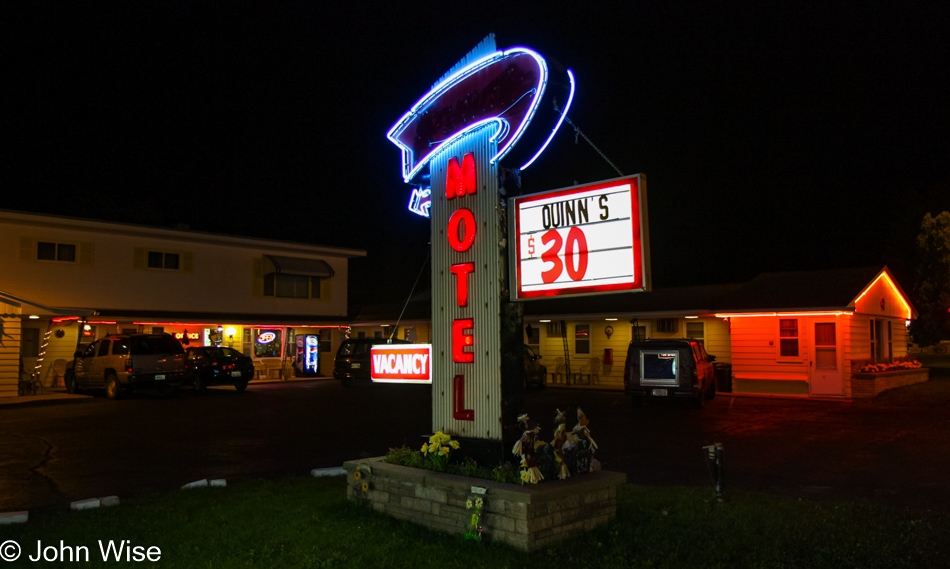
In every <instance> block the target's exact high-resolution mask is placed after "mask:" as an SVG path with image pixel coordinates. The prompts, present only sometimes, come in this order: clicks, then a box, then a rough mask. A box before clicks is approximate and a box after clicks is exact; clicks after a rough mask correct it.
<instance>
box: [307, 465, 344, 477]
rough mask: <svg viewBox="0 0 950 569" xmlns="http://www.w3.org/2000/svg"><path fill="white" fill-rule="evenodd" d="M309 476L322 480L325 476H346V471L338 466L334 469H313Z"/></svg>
mask: <svg viewBox="0 0 950 569" xmlns="http://www.w3.org/2000/svg"><path fill="white" fill-rule="evenodd" d="M310 475H311V476H313V477H314V478H324V477H327V476H346V471H345V470H343V468H342V467H339V466H337V467H335V468H314V469H313V470H311V471H310Z"/></svg>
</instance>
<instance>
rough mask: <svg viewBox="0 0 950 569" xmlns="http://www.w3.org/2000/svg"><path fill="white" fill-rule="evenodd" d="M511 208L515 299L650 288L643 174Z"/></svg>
mask: <svg viewBox="0 0 950 569" xmlns="http://www.w3.org/2000/svg"><path fill="white" fill-rule="evenodd" d="M512 203H513V205H512V208H513V210H514V215H513V216H511V217H512V218H513V220H512V224H513V227H512V230H511V232H510V234H511V235H517V237H518V241H517V244H516V246H515V251H514V252H513V254H514V256H515V261H516V262H514V263H512V266H513V268H514V274H513V275H512V279H513V280H514V281H515V282H516V287H514V288H515V291H514V292H515V298H516V299H519V300H524V299H531V298H545V297H552V296H567V295H580V294H601V293H608V292H631V291H646V290H650V248H649V229H648V224H647V207H646V205H647V200H646V176H644V175H643V174H637V175H635V176H628V177H625V178H617V179H614V180H606V181H603V182H596V183H594V184H587V185H582V186H574V187H570V188H563V189H560V190H553V191H550V192H545V193H541V194H533V195H528V196H521V197H517V198H514V199H513V200H512Z"/></svg>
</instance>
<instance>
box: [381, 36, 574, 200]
mask: <svg viewBox="0 0 950 569" xmlns="http://www.w3.org/2000/svg"><path fill="white" fill-rule="evenodd" d="M567 73H568V77H569V78H570V96H569V97H568V102H567V104H566V105H565V107H564V108H563V109H562V110H560V113H561V119H560V120H558V121H557V123H556V125H555V126H554V129H553V131H552V132H551V134H550V135H549V136H548V138H547V140H546V141H545V142H544V144H543V145H542V146H541V148H540V149H539V150H538V152H537V153H535V154H534V157H533V158H531V159H530V160H529V161H528V162H527V163H526V164H524V165H523V166H522V168H525V167H527V166H528V165H529V164H531V162H533V161H534V160H535V159H536V158H537V157H538V155H539V154H540V153H541V151H542V150H544V147H546V146H547V144H548V143H549V142H550V141H551V139H552V138H553V137H554V133H555V132H557V130H558V128H559V127H560V126H561V123H562V122H563V118H564V116H566V115H567V111H568V108H569V107H570V104H571V100H572V99H573V95H574V76H573V74H572V73H571V72H570V70H568V72H567ZM548 80H549V72H548V65H547V63H546V62H545V60H544V58H543V57H541V55H539V54H538V53H537V52H535V51H533V50H531V49H528V48H526V47H512V48H509V49H507V50H504V51H494V52H491V53H488V54H486V55H484V56H482V57H480V58H477V59H475V60H474V61H472V62H471V63H469V64H467V65H465V66H464V67H462V68H461V69H459V70H458V71H455V72H454V73H451V74H449V75H448V76H447V77H445V78H444V79H443V80H441V81H440V82H439V83H437V84H436V85H435V86H434V87H433V88H432V89H430V90H429V91H428V92H427V93H426V94H425V95H423V96H422V98H420V99H419V100H418V101H417V102H416V103H415V104H414V105H413V106H412V108H410V109H409V110H408V111H407V112H406V113H405V114H404V115H403V116H402V117H401V118H400V119H399V120H398V121H396V124H394V125H393V126H392V128H391V129H390V130H389V132H387V133H386V137H387V138H389V140H391V141H392V142H393V144H395V145H396V146H398V147H399V148H400V149H401V150H402V176H403V179H404V180H405V181H406V182H407V183H408V182H410V181H412V180H413V179H414V178H415V177H416V176H417V175H418V174H420V173H421V171H422V170H423V168H424V167H425V166H427V165H428V164H429V161H430V160H431V159H432V158H433V157H434V156H435V155H436V154H438V153H439V152H441V151H442V150H443V149H444V148H445V147H447V146H448V145H450V144H452V143H453V142H455V141H456V140H458V139H459V138H460V137H462V136H463V135H465V134H466V133H468V132H471V131H473V130H475V129H477V128H481V127H483V126H486V125H491V126H493V127H494V129H495V130H494V133H493V135H492V141H493V142H497V143H498V153H497V154H495V156H493V157H492V158H491V163H492V164H495V163H497V162H498V161H499V160H501V159H502V158H504V157H505V156H506V155H507V154H508V153H509V152H510V151H511V149H512V147H514V145H515V144H516V143H517V142H518V140H520V139H521V137H522V135H523V134H524V132H525V129H526V128H527V127H528V124H530V122H531V120H532V118H534V116H535V113H536V112H537V110H538V106H539V105H540V103H541V100H542V98H543V96H544V91H545V89H546V88H547V86H548Z"/></svg>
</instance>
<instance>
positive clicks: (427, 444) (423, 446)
mask: <svg viewBox="0 0 950 569" xmlns="http://www.w3.org/2000/svg"><path fill="white" fill-rule="evenodd" d="M427 450H429V443H422V452H425V451H427Z"/></svg>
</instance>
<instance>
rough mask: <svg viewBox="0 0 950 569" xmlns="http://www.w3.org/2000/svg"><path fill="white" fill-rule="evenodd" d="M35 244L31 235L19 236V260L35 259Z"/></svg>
mask: <svg viewBox="0 0 950 569" xmlns="http://www.w3.org/2000/svg"><path fill="white" fill-rule="evenodd" d="M35 247H36V245H34V243H33V238H32V237H20V260H21V261H33V260H35V259H36V250H35Z"/></svg>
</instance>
